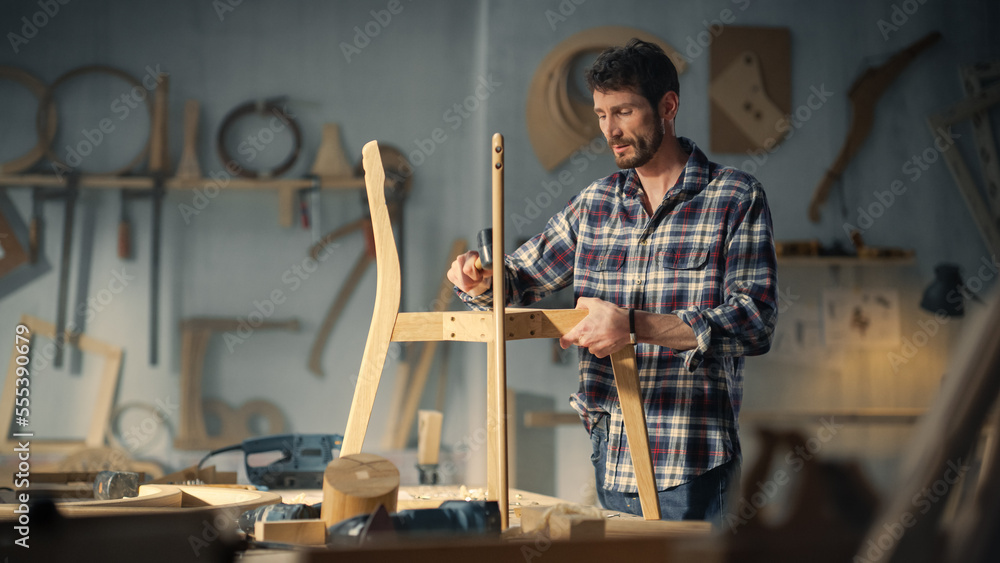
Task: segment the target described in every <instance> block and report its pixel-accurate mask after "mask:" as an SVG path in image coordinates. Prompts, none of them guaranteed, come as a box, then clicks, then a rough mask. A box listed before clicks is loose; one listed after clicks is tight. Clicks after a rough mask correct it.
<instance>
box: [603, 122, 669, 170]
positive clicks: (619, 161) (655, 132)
mask: <svg viewBox="0 0 1000 563" xmlns="http://www.w3.org/2000/svg"><path fill="white" fill-rule="evenodd" d="M663 137H664V131H663V127H658V126H655V125H654V126H653V127H652V129H651V131H650V132H649V133H648V134H646V135H639V136H638V137H634V138H630V137H614V138H612V139H609V140H608V145H609V146H611V147H613V146H615V145H627V146H630V147H632V155H631V156H629V155H628V154H627V153H623V154H615V155H614V156H615V165H617V166H618V168H621V169H623V170H624V169H626V168H638V167H640V166H642V165H644V164H646V163H647V162H649V161H650V160H653V156H654V155H655V154H656V151H658V150H659V149H660V145H661V144H662V143H663ZM612 154H614V152H613V149H612Z"/></svg>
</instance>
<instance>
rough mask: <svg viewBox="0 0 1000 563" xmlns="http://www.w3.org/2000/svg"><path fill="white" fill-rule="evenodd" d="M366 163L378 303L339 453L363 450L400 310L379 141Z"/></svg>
mask: <svg viewBox="0 0 1000 563" xmlns="http://www.w3.org/2000/svg"><path fill="white" fill-rule="evenodd" d="M361 154H362V162H363V163H364V167H365V185H366V189H367V191H368V206H369V209H370V210H371V217H372V231H373V233H374V235H375V248H376V253H375V263H376V264H375V272H376V281H375V307H374V311H373V313H372V322H371V326H370V327H369V330H368V338H367V339H366V340H365V350H364V353H363V354H362V356H361V372H360V374H359V375H358V381H357V384H356V385H355V387H354V398H353V399H352V400H351V412H350V414H349V415H348V417H347V427H346V429H345V430H344V443H343V444H342V446H341V450H340V455H342V456H344V455H351V454H357V453H361V448H362V446H363V445H364V441H365V433H366V432H367V430H368V421H369V420H370V419H371V412H372V406H373V405H374V404H375V393H376V391H378V384H379V380H380V379H381V378H382V367H383V366H384V365H385V357H386V354H387V353H388V352H389V343H390V341H391V339H392V330H393V325H394V324H395V323H396V315H397V313H398V312H399V299H400V283H401V282H400V272H399V255H398V254H397V252H396V241H395V238H394V237H393V234H392V225H391V224H390V223H389V210H388V208H387V207H386V203H385V170H384V169H383V168H382V156H381V155H380V153H379V149H378V143H377V142H375V141H371V142H369V143H368V144H366V145H365V147H364V149H363V150H362V153H361Z"/></svg>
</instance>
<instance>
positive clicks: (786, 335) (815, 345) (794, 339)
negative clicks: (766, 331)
mask: <svg viewBox="0 0 1000 563" xmlns="http://www.w3.org/2000/svg"><path fill="white" fill-rule="evenodd" d="M823 353H824V348H823V327H822V323H821V322H820V312H819V307H818V306H817V305H816V303H815V302H814V303H813V304H812V305H806V304H804V303H795V304H793V305H792V306H789V307H786V308H785V309H784V310H780V311H779V313H778V324H777V326H775V328H774V339H773V341H772V344H771V351H770V352H769V355H770V356H771V357H772V358H773V359H779V360H785V361H790V362H808V363H810V364H812V363H815V362H816V360H817V359H818V358H819V357H821V356H822V355H823Z"/></svg>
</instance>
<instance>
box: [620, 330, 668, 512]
mask: <svg viewBox="0 0 1000 563" xmlns="http://www.w3.org/2000/svg"><path fill="white" fill-rule="evenodd" d="M611 365H612V367H613V369H614V372H615V386H616V387H618V401H619V402H620V403H621V407H622V415H623V416H624V418H625V437H626V438H627V439H628V449H629V452H631V454H632V465H633V467H634V468H635V478H636V481H637V482H638V486H639V503H640V504H641V505H642V517H643V518H645V519H646V520H659V519H660V499H659V496H658V495H657V494H656V474H655V473H653V457H652V455H650V452H649V434H647V433H646V413H645V412H644V411H643V409H642V389H641V388H640V387H639V371H638V369H637V368H636V363H635V349H634V348H633V347H632V346H631V345H627V346H625V347H624V348H622V349H621V350H618V351H617V352H615V353H613V354H611Z"/></svg>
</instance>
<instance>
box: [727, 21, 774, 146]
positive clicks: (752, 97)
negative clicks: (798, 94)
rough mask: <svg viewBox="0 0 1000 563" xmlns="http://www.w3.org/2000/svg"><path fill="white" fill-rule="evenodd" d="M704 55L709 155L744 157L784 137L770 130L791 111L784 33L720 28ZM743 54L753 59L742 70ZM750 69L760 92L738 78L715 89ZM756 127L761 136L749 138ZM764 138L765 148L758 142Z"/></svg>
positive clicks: (769, 28) (746, 73) (751, 84)
mask: <svg viewBox="0 0 1000 563" xmlns="http://www.w3.org/2000/svg"><path fill="white" fill-rule="evenodd" d="M710 52H711V55H710V56H711V60H710V61H709V71H708V81H709V85H710V86H709V92H710V97H711V99H712V101H711V102H710V104H709V108H710V112H709V122H710V135H711V149H712V152H716V153H746V152H747V151H754V150H760V149H762V148H763V149H766V150H770V149H771V148H773V147H774V146H776V145H777V144H778V143H780V142H781V139H782V138H784V136H785V133H782V132H780V131H778V130H777V129H774V127H773V126H774V121H776V120H777V119H780V118H781V117H782V116H787V115H788V114H790V113H791V112H792V70H791V69H792V63H791V58H792V57H791V33H790V31H789V29H788V28H786V27H738V26H726V27H724V28H722V30H721V32H719V35H718V36H717V37H715V38H714V39H713V40H712V44H711V46H710ZM746 53H750V55H751V57H752V58H753V59H755V60H751V61H750V63H749V66H745V67H744V66H741V65H740V62H741V60H743V59H744V58H745V57H744V55H745V54H746ZM755 68H759V70H760V77H761V80H762V81H763V84H762V85H760V86H762V88H763V91H760V89H759V88H757V84H756V83H755V82H753V81H752V80H746V79H739V80H737V83H736V84H731V85H727V86H726V87H725V88H720V87H721V86H723V85H724V83H726V82H728V81H726V80H725V79H726V76H728V75H733V76H740V75H743V76H747V75H752V74H754V72H755ZM717 80H720V81H721V82H720V83H719V84H717V85H716V86H717V87H716V89H715V90H716V91H715V93H712V86H711V85H712V84H713V83H714V82H716V81H717ZM739 85H745V91H740V90H739V89H734V88H739V87H740V86H739ZM741 115H746V117H747V121H746V123H743V124H741V122H740V120H739V119H740V117H739V116H741ZM758 115H759V116H760V119H759V120H758V118H757V116H758ZM734 117H735V118H734ZM764 121H767V123H764ZM758 122H759V123H758ZM760 124H762V125H760ZM758 125H759V126H758ZM762 128H763V129H766V130H767V133H766V134H760V135H753V134H751V131H753V130H757V129H762ZM772 129H774V130H773V131H772ZM786 132H787V131H786ZM765 139H773V141H772V142H771V143H770V146H765V145H764V144H763V140H765Z"/></svg>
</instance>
